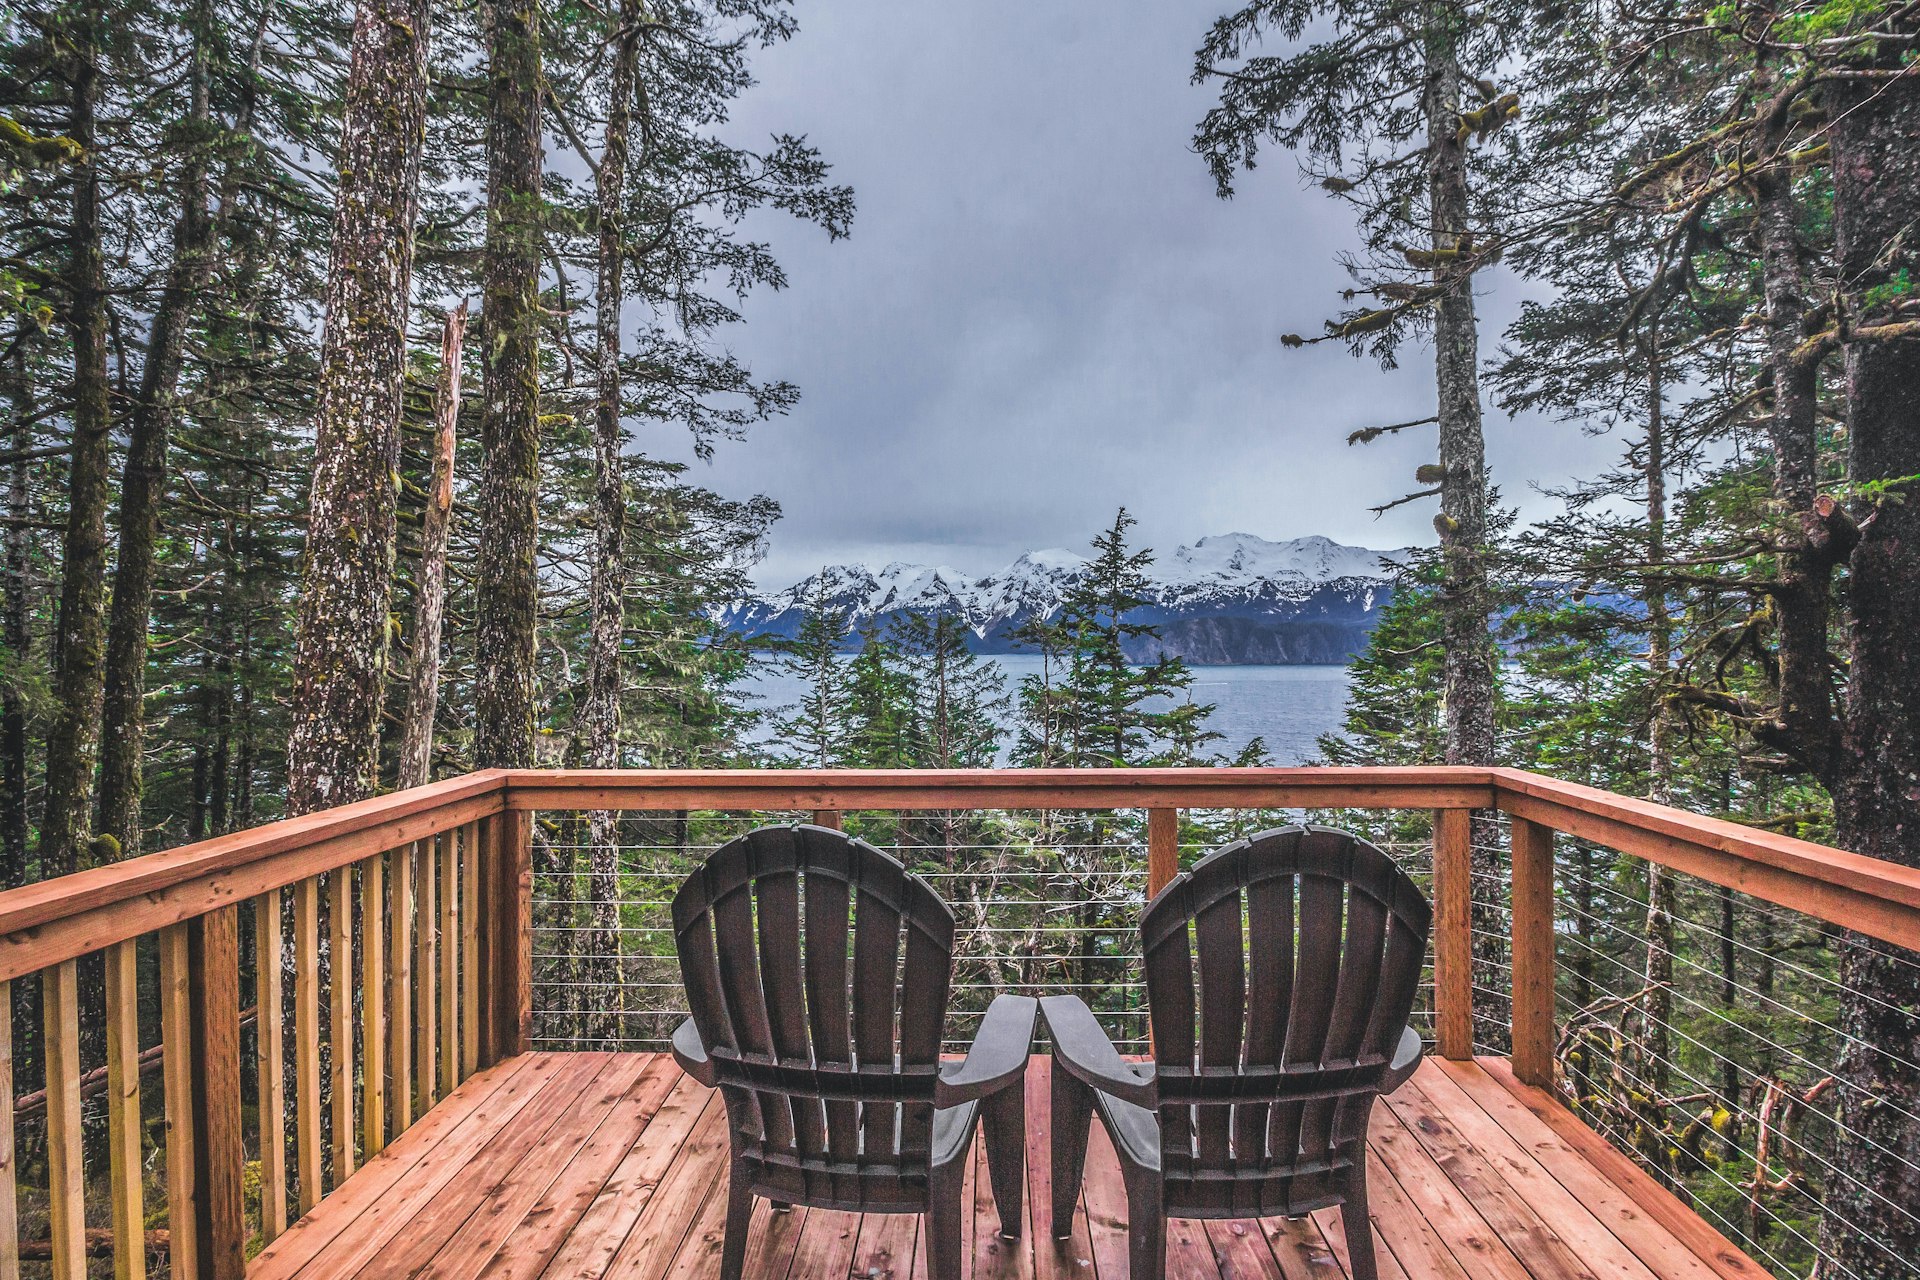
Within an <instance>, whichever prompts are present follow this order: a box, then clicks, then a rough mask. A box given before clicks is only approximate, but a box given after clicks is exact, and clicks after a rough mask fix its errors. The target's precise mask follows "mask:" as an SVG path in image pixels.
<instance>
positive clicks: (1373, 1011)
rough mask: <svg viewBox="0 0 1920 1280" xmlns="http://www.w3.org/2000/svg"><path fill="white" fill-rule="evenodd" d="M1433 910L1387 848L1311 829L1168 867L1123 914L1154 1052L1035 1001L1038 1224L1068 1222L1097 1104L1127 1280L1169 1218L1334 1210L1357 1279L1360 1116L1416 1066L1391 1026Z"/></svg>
mask: <svg viewBox="0 0 1920 1280" xmlns="http://www.w3.org/2000/svg"><path fill="white" fill-rule="evenodd" d="M1431 920H1432V911H1431V908H1430V907H1429V906H1428V904H1427V901H1426V899H1425V898H1424V897H1423V896H1422V895H1421V893H1420V890H1419V889H1418V888H1417V887H1416V886H1415V885H1414V883H1413V881H1412V880H1410V879H1408V878H1407V876H1406V873H1404V872H1402V871H1401V870H1400V869H1399V868H1398V867H1396V866H1395V865H1394V864H1393V861H1392V859H1390V858H1388V857H1387V855H1386V854H1384V853H1382V852H1381V851H1380V850H1378V849H1376V848H1374V847H1373V846H1372V845H1370V844H1368V843H1367V842H1365V841H1364V840H1361V839H1359V838H1357V837H1355V836H1352V835H1348V834H1347V833H1345V832H1342V831H1333V830H1329V829H1327V828H1324V827H1288V828H1285V829H1282V830H1277V831H1269V832H1266V833H1264V834H1262V835H1259V836H1256V837H1254V838H1253V839H1251V840H1244V841H1241V842H1239V843H1237V844H1232V845H1229V846H1227V847H1226V848H1224V849H1220V850H1218V851H1216V852H1214V853H1213V854H1211V855H1209V856H1208V857H1206V858H1204V859H1203V860H1201V861H1200V862H1199V863H1197V864H1196V865H1195V866H1194V867H1193V869H1192V870H1190V871H1188V872H1185V873H1183V874H1181V875H1178V876H1176V877H1174V879H1173V881H1172V882H1171V883H1170V884H1168V885H1167V887H1166V888H1165V889H1163V890H1162V891H1161V892H1160V894H1159V895H1158V896H1156V897H1155V898H1154V900H1153V901H1152V902H1151V903H1149V904H1148V905H1147V909H1146V911H1145V913H1144V914H1143V915H1142V916H1141V920H1140V940H1141V948H1142V950H1141V954H1142V956H1143V957H1144V959H1145V964H1146V979H1147V1008H1148V1014H1149V1017H1150V1019H1151V1024H1152V1028H1153V1060H1152V1062H1151V1063H1136V1062H1129V1061H1126V1060H1124V1059H1122V1058H1121V1056H1120V1055H1119V1053H1118V1052H1116V1051H1115V1049H1114V1047H1113V1045H1112V1043H1111V1042H1110V1041H1109V1040H1108V1039H1107V1037H1106V1035H1105V1034H1104V1033H1103V1032H1102V1031H1101V1030H1100V1026H1099V1024H1098V1023H1097V1022H1096V1021H1095V1020H1094V1017H1093V1014H1092V1012H1091V1011H1089V1010H1088V1008H1087V1006H1086V1005H1085V1004H1083V1003H1081V1002H1080V1001H1079V1000H1077V999H1075V998H1074V997H1072V996H1049V997H1047V998H1045V999H1044V1000H1042V1001H1041V1009H1042V1012H1043V1013H1044V1015H1045V1017H1046V1020H1047V1027H1048V1030H1049V1032H1050V1034H1051V1035H1052V1038H1053V1052H1054V1058H1053V1062H1054V1069H1053V1088H1052V1103H1053V1153H1052V1154H1053V1229H1054V1233H1055V1234H1056V1235H1061V1236H1064V1235H1067V1234H1069V1233H1070V1232H1071V1229H1072V1221H1073V1206H1074V1202H1075V1201H1076V1200H1077V1199H1078V1198H1079V1195H1080V1180H1081V1174H1082V1172H1083V1170H1084V1167H1085V1163H1086V1152H1087V1129H1088V1126H1089V1124H1090V1123H1091V1116H1092V1113H1094V1112H1097V1113H1098V1114H1099V1116H1100V1119H1101V1121H1102V1123H1104V1124H1105V1125H1106V1128H1107V1133H1108V1135H1109V1136H1110V1137H1111V1138H1112V1139H1113V1146H1114V1149H1115V1150H1116V1151H1117V1152H1118V1153H1119V1157H1120V1164H1121V1169H1122V1172H1123V1174H1124V1178H1125V1183H1126V1189H1127V1222H1128V1234H1129V1250H1130V1256H1131V1274H1132V1277H1133V1280H1160V1278H1161V1277H1162V1276H1163V1275H1164V1274H1165V1270H1166V1220H1167V1218H1169V1217H1175V1218H1259V1217H1272V1216H1275V1215H1286V1216H1289V1217H1292V1216H1297V1215H1299V1214H1303V1213H1307V1212H1310V1211H1311V1210H1314V1209H1320V1208H1325V1207H1327V1206H1330V1205H1344V1206H1345V1210H1344V1212H1343V1214H1342V1218H1343V1220H1344V1222H1345V1224H1346V1237H1347V1249H1348V1253H1349V1255H1350V1256H1351V1259H1352V1264H1353V1265H1352V1277H1353V1280H1374V1277H1375V1275H1376V1271H1375V1266H1374V1256H1373V1237H1372V1233H1371V1232H1370V1230H1369V1228H1368V1221H1367V1165H1366V1152H1367V1145H1366V1144H1367V1121H1368V1118H1369V1115H1370V1114H1371V1112H1372V1109H1373V1101H1374V1099H1375V1098H1376V1097H1377V1096H1379V1095H1380V1094H1382V1093H1389V1092H1391V1091H1393V1090H1394V1089H1397V1088H1398V1087H1399V1086H1400V1085H1402V1084H1404V1083H1405V1082H1406V1080H1407V1078H1408V1077H1409V1076H1411V1075H1412V1074H1413V1072H1414V1069H1415V1068H1416V1067H1417V1066H1418V1065H1419V1061H1420V1037H1419V1036H1418V1035H1417V1034H1416V1033H1415V1032H1414V1031H1413V1030H1412V1029H1411V1028H1409V1027H1407V1026H1406V1021H1407V1017H1408V1015H1409V1013H1411V1011H1412V1008H1413V998H1414V991H1415V988H1416V987H1417V986H1418V985H1419V982H1420V970H1421V963H1422V959H1423V957H1424V955H1425V953H1426V946H1427V930H1428V927H1429V925H1430V924H1431Z"/></svg>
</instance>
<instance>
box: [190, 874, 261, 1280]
mask: <svg viewBox="0 0 1920 1280" xmlns="http://www.w3.org/2000/svg"><path fill="white" fill-rule="evenodd" d="M184 927H185V929H186V933H187V945H188V955H187V962H188V965H189V968H190V972H191V973H192V977H193V981H192V985H191V988H190V990H189V993H188V1007H189V1010H190V1022H189V1030H190V1034H191V1040H190V1046H191V1049H192V1057H193V1061H194V1064H195V1067H196V1070H195V1072H194V1075H193V1116H194V1128H193V1164H194V1174H195V1177H196V1180H197V1185H196V1186H195V1188H194V1207H195V1209H196V1210H197V1212H198V1215H199V1220H198V1222H197V1223H196V1233H197V1234H198V1236H199V1251H200V1252H199V1271H198V1272H197V1273H181V1275H182V1280H185V1276H186V1275H187V1274H195V1275H197V1277H198V1280H242V1278H243V1277H244V1276H245V1275H246V1270H247V1254H246V1250H247V1218H246V1190H245V1183H246V1164H247V1155H246V1139H245V1135H244V1132H243V1130H242V1118H241V1113H240V909H239V908H238V907H225V908H222V909H221V910H219V911H214V912H211V913H209V914H207V915H204V916H201V917H200V918H199V919H197V920H193V921H191V922H189V923H188V924H187V925H186V926H184Z"/></svg>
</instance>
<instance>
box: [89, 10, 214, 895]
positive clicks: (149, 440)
mask: <svg viewBox="0 0 1920 1280" xmlns="http://www.w3.org/2000/svg"><path fill="white" fill-rule="evenodd" d="M194 24H195V30H194V34H193V56H192V63H191V67H190V70H189V78H190V80H191V84H192V97H191V105H190V106H189V107H188V114H187V121H186V126H187V134H188V138H189V141H188V145H187V152H186V156H185V159H184V163H183V165H182V169H181V177H180V221H179V223H178V224H177V225H176V226H175V228H174V233H173V261H172V262H171V263H170V264H169V265H168V267H167V278H166V284H165V286H164V287H163V288H162V290H161V293H160V301H159V303H158V305H157V306H156V307H155V308H154V313H153V323H152V327H151V329H150V330H149V334H148V338H147V357H146V364H145V366H144V367H143V368H142V369H141V374H140V392H139V396H138V398H136V399H135V401H134V403H133V413H132V415H131V418H130V422H129V425H128V429H127V457H126V465H125V469H124V470H123V471H122V473H121V478H120V545H119V550H118V554H117V557H116V559H115V561H114V567H113V603H112V605H111V607H110V611H109V613H108V618H107V669H106V692H105V699H104V704H103V712H102V723H103V725H104V726H105V728H104V735H103V739H102V742H101V747H100V795H99V816H98V823H97V829H98V830H99V832H100V833H101V834H103V835H108V836H111V837H113V839H114V840H116V841H117V842H118V844H119V848H118V850H117V853H118V856H120V857H123V858H128V857H132V856H134V855H135V854H137V853H139V852H140V784H141V776H140V765H141V754H142V751H143V749H144V746H145V736H146V735H145V730H146V705H145V704H146V692H147V630H148V626H149V622H150V616H151V612H152V603H153V580H154V569H155V561H156V544H157V543H158V540H159V536H160V506H161V503H162V501H163V500H164V498H165V496H166V483H167V445H168V439H169V437H170V436H171V434H172V431H173V421H174V416H175V414H176V413H177V412H178V409H179V407H178V403H177V399H176V397H177V395H178V391H179V382H180V366H181V361H182V357H183V355H184V352H185V349H186V336H187V327H188V324H189V322H190V320H191V319H192V316H193V314H194V309H195V305H196V303H197V302H198V301H199V298H200V295H201V293H202V292H203V291H204V290H205V288H206V284H207V278H208V275H209V273H210V271H211V268H212V255H213V219H212V217H211V216H210V213H209V211H208V198H207V181H208V171H209V168H210V165H209V152H210V148H211V145H212V142H211V139H210V138H209V137H208V136H207V129H208V123H209V119H210V114H209V105H208V99H209V95H210V92H211V85H210V82H211V74H210V71H209V65H208V64H209V51H208V47H207V46H208V42H209V40H210V39H211V36H212V32H211V27H212V24H213V13H212V9H211V6H210V5H208V4H207V3H206V0H201V3H199V4H197V5H196V6H195V12H194Z"/></svg>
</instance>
